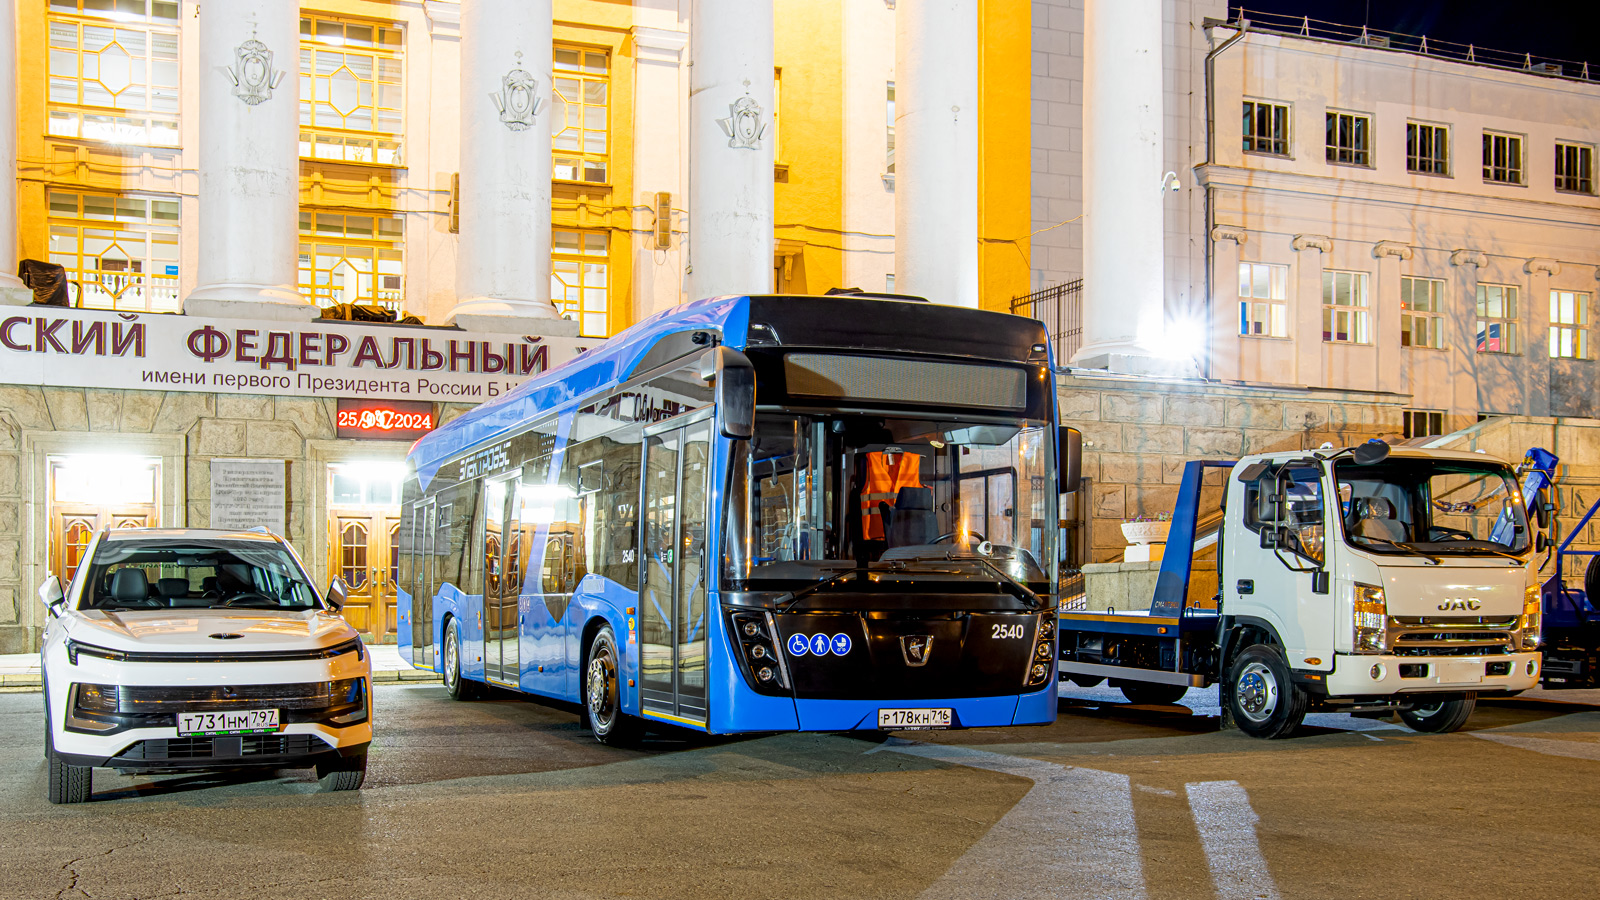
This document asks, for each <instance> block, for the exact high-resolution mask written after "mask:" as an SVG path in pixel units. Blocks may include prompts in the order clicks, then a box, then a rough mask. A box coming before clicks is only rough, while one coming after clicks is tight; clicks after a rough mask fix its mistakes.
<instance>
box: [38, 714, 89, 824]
mask: <svg viewBox="0 0 1600 900" xmlns="http://www.w3.org/2000/svg"><path fill="white" fill-rule="evenodd" d="M45 706H46V710H48V709H49V703H48V701H47V702H46V704H45ZM44 753H45V758H46V759H48V760H49V761H50V788H49V792H48V795H49V799H50V802H51V803H83V802H84V801H86V800H88V799H89V795H90V794H91V793H93V790H92V788H93V784H94V769H91V768H90V767H88V766H74V765H70V764H68V763H67V762H65V761H64V760H62V758H61V754H59V753H57V752H56V747H55V738H54V737H53V736H52V735H51V727H50V714H49V712H48V711H47V712H46V713H45V719H44Z"/></svg>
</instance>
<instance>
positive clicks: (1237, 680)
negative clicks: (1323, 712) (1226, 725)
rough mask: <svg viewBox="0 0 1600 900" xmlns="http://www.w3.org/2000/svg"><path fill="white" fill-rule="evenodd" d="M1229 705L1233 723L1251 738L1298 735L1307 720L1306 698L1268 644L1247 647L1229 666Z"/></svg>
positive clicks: (1280, 658) (1278, 656)
mask: <svg viewBox="0 0 1600 900" xmlns="http://www.w3.org/2000/svg"><path fill="white" fill-rule="evenodd" d="M1228 688H1229V690H1228V691H1227V703H1228V711H1229V712H1230V713H1231V714H1232V718H1233V722H1234V724H1235V725H1237V726H1239V730H1240V731H1242V732H1244V733H1245V734H1248V735H1250V736H1251V737H1258V738H1267V739H1269V740H1270V739H1272V738H1281V737H1288V736H1289V735H1291V734H1294V731H1295V729H1296V728H1299V727H1300V723H1301V722H1302V721H1304V720H1305V717H1306V704H1307V700H1306V695H1305V693H1304V692H1303V691H1301V690H1300V689H1299V688H1297V687H1295V686H1294V682H1292V681H1290V680H1289V667H1288V666H1287V665H1285V664H1284V662H1283V657H1282V656H1280V655H1278V651H1276V650H1274V649H1272V648H1271V647H1268V646H1267V645H1265V644H1255V645H1253V646H1250V647H1246V648H1245V649H1244V650H1243V651H1241V652H1240V653H1239V655H1238V656H1236V657H1234V658H1233V664H1232V665H1230V666H1229V667H1228Z"/></svg>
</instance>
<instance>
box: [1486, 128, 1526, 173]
mask: <svg viewBox="0 0 1600 900" xmlns="http://www.w3.org/2000/svg"><path fill="white" fill-rule="evenodd" d="M1502 140H1503V141H1505V142H1506V146H1507V149H1508V150H1509V149H1510V147H1511V145H1512V142H1515V145H1516V157H1517V159H1516V168H1515V169H1513V168H1511V167H1510V166H1509V165H1505V166H1499V165H1494V164H1492V163H1491V161H1490V159H1489V155H1490V153H1491V147H1492V146H1493V145H1494V143H1495V142H1497V141H1502ZM1483 153H1484V160H1483V183H1484V184H1504V185H1509V186H1511V187H1527V185H1528V136H1527V135H1525V134H1516V133H1515V132H1510V131H1495V130H1494V129H1491V128H1485V129H1484V130H1483ZM1491 170H1504V171H1505V172H1506V173H1507V174H1508V175H1512V176H1514V178H1513V179H1512V180H1506V179H1502V178H1498V177H1495V176H1494V174H1493V172H1492V171H1491Z"/></svg>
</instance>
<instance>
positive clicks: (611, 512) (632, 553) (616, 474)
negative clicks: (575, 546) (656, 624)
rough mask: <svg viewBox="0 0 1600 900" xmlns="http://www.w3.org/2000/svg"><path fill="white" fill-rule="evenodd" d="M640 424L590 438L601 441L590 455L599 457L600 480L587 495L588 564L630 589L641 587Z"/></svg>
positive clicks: (591, 568) (586, 544) (586, 566)
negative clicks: (603, 435)
mask: <svg viewBox="0 0 1600 900" xmlns="http://www.w3.org/2000/svg"><path fill="white" fill-rule="evenodd" d="M641 430H642V429H641V426H637V425H636V426H633V427H630V428H625V429H623V430H621V431H617V432H613V433H612V434H610V435H607V436H605V437H601V438H596V439H594V440H593V441H591V442H590V443H592V444H595V445H597V451H598V452H597V453H594V454H590V458H591V459H596V458H597V460H598V463H599V469H600V471H599V484H598V486H597V488H596V490H595V491H594V493H592V494H586V495H584V502H585V505H586V507H587V510H586V511H587V513H588V522H587V526H586V527H587V532H588V533H587V534H586V535H585V538H586V540H585V545H584V550H585V556H586V559H585V560H584V562H585V568H586V569H587V570H588V571H590V572H594V573H596V574H598V575H603V576H605V577H606V578H609V579H611V580H612V581H615V582H616V583H618V584H620V585H622V586H623V587H625V588H627V589H628V590H638V589H639V562H638V559H637V556H638V548H639V454H640V447H639V445H640V442H641V439H640V431H641ZM585 477H588V476H587V474H586V475H585ZM584 487H588V485H584Z"/></svg>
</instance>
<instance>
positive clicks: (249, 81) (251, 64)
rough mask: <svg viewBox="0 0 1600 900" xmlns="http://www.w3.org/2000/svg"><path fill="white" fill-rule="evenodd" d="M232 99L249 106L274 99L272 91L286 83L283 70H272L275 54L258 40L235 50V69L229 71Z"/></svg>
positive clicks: (241, 45)
mask: <svg viewBox="0 0 1600 900" xmlns="http://www.w3.org/2000/svg"><path fill="white" fill-rule="evenodd" d="M227 72H228V78H229V79H230V80H232V81H233V95H234V96H235V97H238V98H239V99H240V100H243V101H244V102H245V104H246V105H248V106H256V105H258V104H260V103H264V102H266V101H268V100H271V99H272V90H273V88H276V87H277V86H278V85H279V83H281V82H282V81H283V70H282V69H274V68H273V67H272V51H271V50H268V49H267V45H266V44H263V43H261V42H260V41H258V40H256V39H255V38H251V39H250V40H248V41H245V42H244V43H242V44H240V45H239V46H237V47H235V48H233V65H232V66H230V67H228V69H227Z"/></svg>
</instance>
